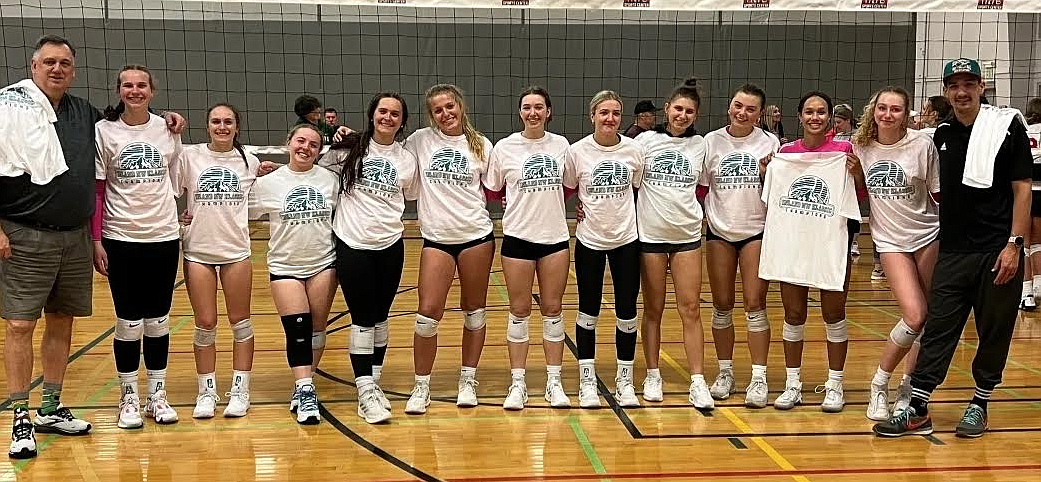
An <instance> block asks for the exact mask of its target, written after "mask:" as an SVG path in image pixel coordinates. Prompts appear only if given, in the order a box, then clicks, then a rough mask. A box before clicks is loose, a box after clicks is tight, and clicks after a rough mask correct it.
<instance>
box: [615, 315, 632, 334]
mask: <svg viewBox="0 0 1041 482" xmlns="http://www.w3.org/2000/svg"><path fill="white" fill-rule="evenodd" d="M614 326H616V327H617V328H618V330H619V331H621V332H622V333H636V318H633V319H631V320H623V319H621V318H616V319H615V325H614Z"/></svg>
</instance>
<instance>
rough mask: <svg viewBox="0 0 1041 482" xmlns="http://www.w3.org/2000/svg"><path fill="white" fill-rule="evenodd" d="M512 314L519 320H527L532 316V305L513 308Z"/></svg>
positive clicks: (511, 308)
mask: <svg viewBox="0 0 1041 482" xmlns="http://www.w3.org/2000/svg"><path fill="white" fill-rule="evenodd" d="M471 311H472V310H471ZM510 314H511V315H513V316H516V317H517V318H527V317H529V316H531V305H527V306H511V307H510Z"/></svg>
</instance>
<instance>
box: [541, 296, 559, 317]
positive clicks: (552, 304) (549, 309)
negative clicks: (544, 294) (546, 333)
mask: <svg viewBox="0 0 1041 482" xmlns="http://www.w3.org/2000/svg"><path fill="white" fill-rule="evenodd" d="M539 311H540V312H541V313H542V316H560V312H561V311H562V307H561V305H560V300H557V301H546V300H542V303H541V304H539Z"/></svg>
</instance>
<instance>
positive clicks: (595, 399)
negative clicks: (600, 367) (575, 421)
mask: <svg viewBox="0 0 1041 482" xmlns="http://www.w3.org/2000/svg"><path fill="white" fill-rule="evenodd" d="M578 406H580V407H582V408H600V391H599V390H597V389H596V379H591V380H582V381H580V382H579V383H578Z"/></svg>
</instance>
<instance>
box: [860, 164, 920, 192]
mask: <svg viewBox="0 0 1041 482" xmlns="http://www.w3.org/2000/svg"><path fill="white" fill-rule="evenodd" d="M867 188H868V193H869V194H871V197H874V198H878V199H910V198H912V197H913V196H914V194H915V188H914V185H913V184H908V182H907V174H906V173H905V172H904V168H902V167H900V164H897V163H895V162H893V161H879V162H876V163H875V164H874V165H872V166H871V168H870V169H868V173H867Z"/></svg>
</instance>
